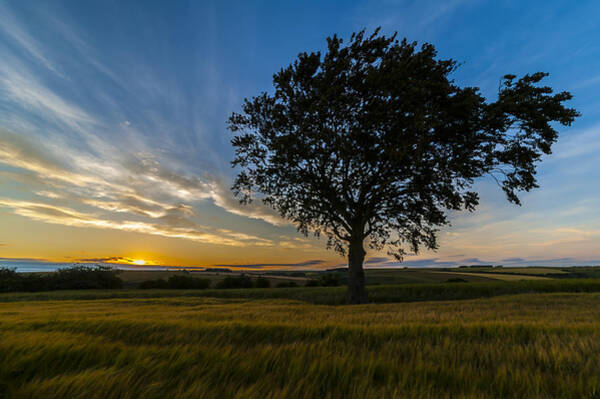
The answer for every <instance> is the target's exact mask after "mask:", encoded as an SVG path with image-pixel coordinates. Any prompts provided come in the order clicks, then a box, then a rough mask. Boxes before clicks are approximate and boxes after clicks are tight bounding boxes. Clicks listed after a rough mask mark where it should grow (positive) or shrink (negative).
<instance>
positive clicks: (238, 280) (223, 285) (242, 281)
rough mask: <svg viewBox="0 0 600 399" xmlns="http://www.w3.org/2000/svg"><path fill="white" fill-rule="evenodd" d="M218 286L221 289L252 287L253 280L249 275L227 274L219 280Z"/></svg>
mask: <svg viewBox="0 0 600 399" xmlns="http://www.w3.org/2000/svg"><path fill="white" fill-rule="evenodd" d="M216 287H217V288H220V289H229V288H252V280H251V279H250V277H248V276H239V277H233V276H227V277H225V278H224V279H223V280H221V281H219V282H218V283H217V286H216Z"/></svg>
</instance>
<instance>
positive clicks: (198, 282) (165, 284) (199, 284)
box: [139, 275, 210, 290]
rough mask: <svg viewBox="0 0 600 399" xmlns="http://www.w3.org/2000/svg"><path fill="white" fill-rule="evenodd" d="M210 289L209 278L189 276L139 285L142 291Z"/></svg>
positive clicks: (148, 281) (147, 281)
mask: <svg viewBox="0 0 600 399" xmlns="http://www.w3.org/2000/svg"><path fill="white" fill-rule="evenodd" d="M209 287H210V279H207V278H196V277H191V276H187V275H183V276H181V275H175V276H171V277H169V279H168V280H164V279H162V278H161V279H157V280H146V281H142V282H141V283H140V285H139V288H141V289H155V288H158V289H167V288H168V289H175V290H179V289H192V290H203V289H206V288H209Z"/></svg>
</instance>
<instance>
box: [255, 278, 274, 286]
mask: <svg viewBox="0 0 600 399" xmlns="http://www.w3.org/2000/svg"><path fill="white" fill-rule="evenodd" d="M270 286H271V282H270V281H269V279H266V278H264V277H262V276H260V277H259V278H257V279H256V280H254V287H256V288H269V287H270Z"/></svg>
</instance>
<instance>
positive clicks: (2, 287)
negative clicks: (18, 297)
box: [0, 267, 24, 292]
mask: <svg viewBox="0 0 600 399" xmlns="http://www.w3.org/2000/svg"><path fill="white" fill-rule="evenodd" d="M15 291H24V289H23V279H22V278H21V276H20V275H19V274H18V273H17V272H16V271H15V269H9V268H8V267H0V292H15Z"/></svg>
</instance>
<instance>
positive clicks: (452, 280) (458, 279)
mask: <svg viewBox="0 0 600 399" xmlns="http://www.w3.org/2000/svg"><path fill="white" fill-rule="evenodd" d="M446 282H447V283H467V282H468V281H467V280H465V279H462V278H460V277H453V278H449V279H448V280H446Z"/></svg>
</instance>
